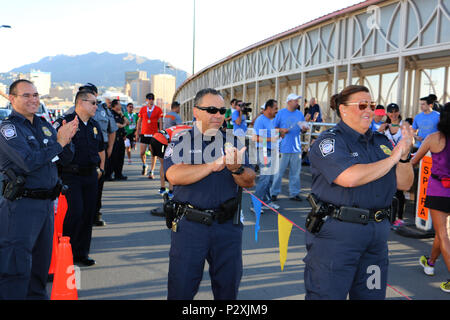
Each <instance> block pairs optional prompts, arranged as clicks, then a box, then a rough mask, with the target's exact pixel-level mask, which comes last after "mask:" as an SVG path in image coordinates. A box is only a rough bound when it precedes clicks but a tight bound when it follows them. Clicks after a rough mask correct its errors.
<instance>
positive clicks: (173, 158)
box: [164, 89, 255, 300]
mask: <svg viewBox="0 0 450 320" xmlns="http://www.w3.org/2000/svg"><path fill="white" fill-rule="evenodd" d="M225 111H226V108H225V107H224V100H223V97H222V96H221V94H220V93H219V92H218V91H216V90H214V89H203V90H201V91H199V92H198V93H197V95H196V97H195V99H194V110H193V113H194V117H195V118H196V120H197V121H196V122H195V125H194V126H193V128H192V129H191V130H187V131H185V132H183V133H182V134H180V136H179V140H178V141H176V142H175V141H172V142H171V143H170V144H169V146H168V148H167V149H166V152H165V155H164V158H165V159H164V168H165V170H166V171H165V174H166V178H167V180H168V181H169V182H170V183H171V184H172V185H173V186H174V198H173V202H174V203H175V207H176V208H175V215H176V217H175V219H174V221H173V222H172V233H171V248H170V254H169V256H170V261H169V275H168V299H177V300H178V299H187V300H191V299H193V298H194V296H195V294H196V293H197V291H198V287H199V284H200V281H201V278H202V274H203V268H204V264H205V260H207V261H208V264H209V273H210V276H211V283H212V290H213V294H214V298H215V299H236V298H237V294H238V289H239V283H240V279H241V276H242V228H243V227H242V224H241V222H240V219H239V210H236V207H235V206H234V205H235V204H236V203H237V202H235V200H236V199H238V197H239V192H238V191H239V187H245V188H249V187H252V186H253V185H254V180H255V172H254V171H253V169H252V167H251V165H249V164H248V157H247V155H246V154H245V150H246V149H245V147H243V144H242V143H239V141H237V138H236V137H234V136H232V135H231V138H230V137H225V136H224V135H223V134H222V133H221V131H220V130H219V129H220V127H221V125H222V123H223V121H224V114H225ZM227 138H228V139H227ZM227 208H229V209H227ZM168 227H170V225H168Z"/></svg>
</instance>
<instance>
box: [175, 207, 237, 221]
mask: <svg viewBox="0 0 450 320" xmlns="http://www.w3.org/2000/svg"><path fill="white" fill-rule="evenodd" d="M175 210H176V212H177V217H181V216H185V217H186V219H187V220H189V221H193V222H198V223H201V224H205V225H207V226H210V225H212V224H213V221H215V220H217V221H218V222H219V223H224V222H225V221H228V220H230V219H232V218H233V216H234V214H230V213H229V212H228V213H227V212H225V211H223V210H201V209H197V208H194V207H193V206H191V205H188V204H176V208H175Z"/></svg>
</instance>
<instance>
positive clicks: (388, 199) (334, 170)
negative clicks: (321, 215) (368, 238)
mask: <svg viewBox="0 0 450 320" xmlns="http://www.w3.org/2000/svg"><path fill="white" fill-rule="evenodd" d="M392 148H393V147H392V144H391V142H390V141H389V140H388V139H387V138H386V136H384V135H383V134H380V133H378V132H372V130H367V132H366V133H365V134H360V133H358V132H356V131H355V130H353V129H352V128H350V127H349V126H348V125H346V124H345V123H344V122H343V121H341V122H339V123H338V124H337V125H336V126H335V127H334V128H331V129H329V130H327V131H324V132H323V133H322V134H321V135H320V136H319V138H318V139H317V140H316V141H315V142H314V143H313V145H312V146H311V151H310V155H309V159H310V162H311V173H312V186H311V190H312V193H314V194H315V195H316V196H317V197H318V198H319V199H320V200H322V201H325V202H328V203H331V204H334V205H336V206H351V207H358V208H364V209H381V208H387V207H389V206H390V205H391V203H392V198H393V197H394V194H395V192H396V190H397V179H396V174H395V168H396V166H394V167H393V168H392V169H391V170H390V171H389V172H388V173H387V174H386V175H385V176H383V177H381V178H380V179H378V180H375V181H372V182H369V183H367V184H365V185H362V186H359V187H353V188H345V187H341V186H339V185H337V184H335V183H333V181H334V180H335V179H336V178H337V177H338V176H339V175H340V174H341V173H342V172H343V171H345V170H346V169H348V168H349V167H351V166H353V165H355V164H368V163H373V162H377V161H380V160H383V159H385V158H387V157H389V155H390V154H391V151H392Z"/></svg>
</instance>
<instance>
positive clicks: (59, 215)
mask: <svg viewBox="0 0 450 320" xmlns="http://www.w3.org/2000/svg"><path fill="white" fill-rule="evenodd" d="M66 212H67V199H66V197H65V196H64V195H63V194H60V195H59V198H58V207H57V209H56V216H55V229H56V234H57V235H59V234H62V233H63V224H64V218H65V217H66Z"/></svg>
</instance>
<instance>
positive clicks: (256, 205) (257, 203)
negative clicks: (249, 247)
mask: <svg viewBox="0 0 450 320" xmlns="http://www.w3.org/2000/svg"><path fill="white" fill-rule="evenodd" d="M252 202H253V209H254V210H255V216H256V223H255V241H256V242H258V231H259V229H260V227H259V218H260V217H261V207H262V203H261V201H259V200H258V199H257V198H256V197H255V196H254V195H252Z"/></svg>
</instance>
